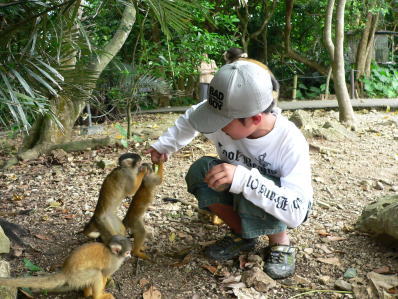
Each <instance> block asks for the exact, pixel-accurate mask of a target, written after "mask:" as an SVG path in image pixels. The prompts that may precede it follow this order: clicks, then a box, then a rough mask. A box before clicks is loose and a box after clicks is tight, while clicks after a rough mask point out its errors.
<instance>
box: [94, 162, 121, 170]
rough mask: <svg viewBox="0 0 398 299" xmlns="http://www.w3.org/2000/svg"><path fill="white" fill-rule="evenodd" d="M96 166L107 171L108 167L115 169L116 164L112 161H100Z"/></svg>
mask: <svg viewBox="0 0 398 299" xmlns="http://www.w3.org/2000/svg"><path fill="white" fill-rule="evenodd" d="M96 165H97V167H98V168H101V169H105V168H108V167H115V166H116V162H115V161H110V160H100V161H97V162H96Z"/></svg>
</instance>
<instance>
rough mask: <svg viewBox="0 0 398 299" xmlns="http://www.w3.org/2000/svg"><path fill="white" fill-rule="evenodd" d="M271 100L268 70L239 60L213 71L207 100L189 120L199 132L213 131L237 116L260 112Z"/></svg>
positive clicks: (248, 115) (241, 116) (242, 116)
mask: <svg viewBox="0 0 398 299" xmlns="http://www.w3.org/2000/svg"><path fill="white" fill-rule="evenodd" d="M272 101H273V97H272V83H271V76H270V72H269V71H268V70H266V69H264V68H262V67H260V66H259V65H257V64H255V63H253V62H249V61H239V60H238V61H236V62H234V63H230V64H226V65H224V66H223V67H221V68H220V69H219V71H218V72H217V73H216V74H215V75H214V78H213V80H211V82H210V88H209V94H208V99H207V101H204V102H202V103H201V105H199V106H198V107H197V108H196V109H195V110H194V111H193V112H192V113H191V114H190V115H189V122H190V123H191V125H192V126H193V127H194V128H195V130H197V131H199V132H201V133H205V134H206V133H213V132H215V131H217V130H219V129H221V128H223V127H225V126H226V125H227V124H229V123H230V122H231V121H232V120H234V119H236V118H245V117H250V116H253V115H256V114H258V113H261V112H263V111H264V110H266V109H267V108H268V107H269V106H270V105H271V103H272Z"/></svg>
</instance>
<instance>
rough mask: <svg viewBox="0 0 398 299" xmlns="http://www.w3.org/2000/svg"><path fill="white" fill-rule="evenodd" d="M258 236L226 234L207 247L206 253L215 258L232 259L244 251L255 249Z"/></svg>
mask: <svg viewBox="0 0 398 299" xmlns="http://www.w3.org/2000/svg"><path fill="white" fill-rule="evenodd" d="M256 243H257V238H253V239H242V238H240V237H238V236H236V235H226V236H225V237H224V238H222V239H221V240H219V241H217V242H216V243H214V244H212V245H210V246H208V247H206V249H205V254H206V255H207V256H208V257H210V258H212V259H215V260H219V261H223V260H230V259H232V258H234V257H237V256H239V254H240V253H241V252H242V251H250V250H252V249H254V247H255V246H256Z"/></svg>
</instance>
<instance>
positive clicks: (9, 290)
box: [0, 260, 17, 299]
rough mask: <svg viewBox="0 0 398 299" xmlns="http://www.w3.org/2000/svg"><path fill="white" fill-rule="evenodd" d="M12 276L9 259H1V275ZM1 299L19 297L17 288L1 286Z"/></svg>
mask: <svg viewBox="0 0 398 299" xmlns="http://www.w3.org/2000/svg"><path fill="white" fill-rule="evenodd" d="M9 276H10V264H9V263H8V262H7V261H3V260H0V277H9ZM0 298H1V299H15V298H17V288H13V287H3V286H0Z"/></svg>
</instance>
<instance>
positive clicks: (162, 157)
mask: <svg viewBox="0 0 398 299" xmlns="http://www.w3.org/2000/svg"><path fill="white" fill-rule="evenodd" d="M144 154H150V155H151V160H152V163H154V164H158V163H159V162H166V161H167V160H168V158H169V157H168V156H167V154H161V153H159V152H158V151H157V150H156V149H154V148H153V147H149V148H147V149H146V150H144Z"/></svg>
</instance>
